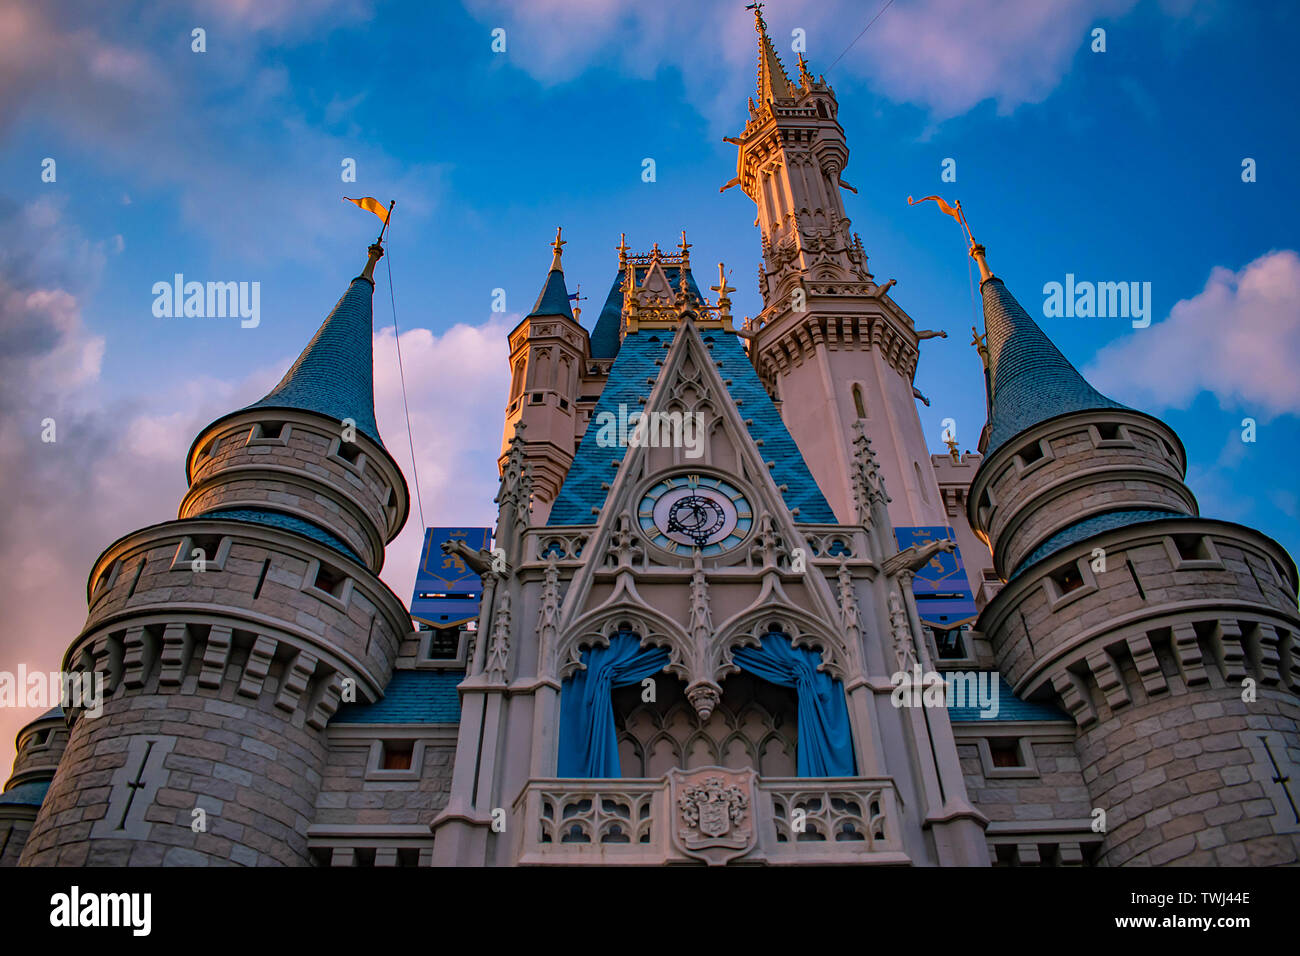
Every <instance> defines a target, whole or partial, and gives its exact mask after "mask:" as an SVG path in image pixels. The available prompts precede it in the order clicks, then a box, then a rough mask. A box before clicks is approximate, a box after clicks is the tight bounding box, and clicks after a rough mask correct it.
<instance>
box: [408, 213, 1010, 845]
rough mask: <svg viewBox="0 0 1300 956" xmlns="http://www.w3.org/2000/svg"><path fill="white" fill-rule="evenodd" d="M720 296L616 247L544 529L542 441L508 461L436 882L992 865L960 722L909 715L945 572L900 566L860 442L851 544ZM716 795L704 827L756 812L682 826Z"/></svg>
mask: <svg viewBox="0 0 1300 956" xmlns="http://www.w3.org/2000/svg"><path fill="white" fill-rule="evenodd" d="M554 275H556V273H555V272H553V273H552V276H554ZM725 275H726V272H725V268H723V267H722V266H721V265H719V281H718V284H717V285H714V286H709V288H710V289H711V290H712V291H714V292H716V296H715V297H706V296H705V295H704V294H703V293H702V291H701V289H700V286H699V285H698V284H697V281H696V278H695V276H694V275H693V274H692V269H691V261H690V246H689V244H688V243H687V242H686V241H685V238H684V237H683V239H682V242H681V244H680V246H679V248H678V252H677V254H668V253H666V252H665V251H664V250H662V249H661V248H660V247H659V245H658V244H655V245H654V246H653V247H652V248H651V250H650V251H649V252H646V253H641V254H633V253H631V252H630V250H629V249H628V248H627V247H626V245H625V244H621V245H620V247H619V262H618V271H617V273H616V274H615V276H614V278H613V281H612V283H611V285H610V292H609V297H608V298H607V300H606V303H605V306H604V308H603V309H602V311H601V314H600V317H599V319H598V320H597V322H596V324H595V328H594V330H593V333H592V336H591V342H592V344H593V349H594V351H595V353H596V354H595V356H593V359H594V360H601V361H604V360H607V359H608V360H612V365H611V366H610V367H609V370H608V380H607V381H606V382H605V384H604V388H603V390H602V391H601V393H600V395H599V398H598V400H597V401H596V402H595V407H594V410H593V414H592V416H591V419H590V422H589V423H588V424H587V427H586V429H585V431H584V433H583V434H582V436H581V441H580V443H579V444H578V446H577V449H576V452H575V454H574V457H573V461H572V464H571V465H570V467H569V468H568V470H567V473H566V474H565V476H564V481H563V484H562V486H561V488H560V491H559V494H558V495H556V497H555V500H554V502H553V503H552V504H551V506H550V508H549V511H548V515H547V517H546V519H545V520H544V521H540V520H538V518H537V514H536V510H535V505H534V512H533V514H532V516H531V520H530V517H529V514H528V501H529V499H530V497H533V494H532V491H533V489H532V488H531V482H530V480H529V474H528V469H527V468H526V467H525V463H526V462H527V461H528V456H529V447H530V446H531V444H532V440H533V430H532V428H531V427H530V428H528V429H527V431H526V432H525V433H524V434H523V435H520V434H519V433H518V431H516V432H515V434H514V435H513V437H512V440H511V443H510V446H509V450H508V454H507V457H506V460H505V466H504V468H503V472H502V482H501V487H500V491H499V493H498V495H497V499H496V500H497V503H498V506H499V515H498V521H497V526H496V532H495V535H494V545H495V548H496V549H497V557H498V558H500V559H503V560H499V561H493V560H491V558H492V556H491V555H488V554H487V553H486V552H480V553H478V554H477V555H467V554H466V553H465V551H464V550H460V551H458V553H460V554H461V555H462V557H465V558H466V560H467V561H471V560H472V561H476V562H477V564H478V566H479V568H480V572H481V573H482V575H483V578H484V587H483V598H482V601H481V604H480V617H479V620H478V627H477V633H478V634H479V635H480V637H479V640H478V642H477V644H476V647H475V652H474V657H473V661H472V663H471V665H470V668H469V673H468V675H467V677H466V679H465V680H464V681H463V682H462V683H461V684H460V687H459V691H460V695H461V703H462V712H461V719H460V724H459V731H458V739H457V746H456V758H455V762H454V770H453V775H452V781H451V788H450V795H449V798H448V801H447V804H446V806H445V808H443V809H442V811H441V812H440V813H439V814H438V816H437V817H436V818H435V819H434V821H433V823H432V825H431V828H432V830H433V833H434V845H433V862H434V864H435V865H440V864H456V865H462V866H463V865H484V864H487V865H517V864H541V865H545V864H567V865H572V864H612V865H619V864H648V863H702V862H703V863H711V864H712V863H724V862H729V861H730V860H733V859H743V860H744V862H746V863H807V862H823V863H857V864H866V865H898V864H906V863H918V864H924V865H942V864H948V865H983V864H987V863H988V862H989V852H988V847H987V845H986V842H985V839H984V826H985V825H986V824H987V822H988V821H987V819H986V818H985V817H984V816H983V815H982V814H981V813H980V812H979V811H978V810H977V809H976V808H975V807H974V806H973V805H972V804H971V802H970V800H969V798H968V796H967V791H966V784H965V779H964V777H963V770H962V766H961V761H960V759H959V757H958V750H957V744H956V740H955V734H954V731H953V728H952V725H951V723H950V721H949V717H948V714H947V712H946V710H945V709H944V708H943V707H942V706H939V707H930V708H923V707H921V706H919V705H918V706H909V707H895V706H892V705H891V702H890V695H891V692H892V687H891V685H890V683H889V679H888V676H887V675H889V674H891V673H894V672H895V671H897V670H900V669H902V670H907V671H908V672H909V673H910V672H911V669H912V667H913V665H915V666H917V667H920V666H925V667H926V668H927V669H928V668H929V667H930V665H931V654H930V651H929V648H928V644H927V642H926V640H925V638H924V636H923V630H922V623H921V619H920V616H919V614H918V612H917V606H916V605H917V602H916V601H915V600H914V598H913V594H912V576H913V574H914V573H915V571H916V570H917V568H918V567H920V566H921V565H923V564H925V563H926V562H927V560H928V559H929V558H930V556H931V555H932V554H934V553H935V552H934V548H933V547H931V548H929V549H924V548H916V547H912V548H907V549H905V550H904V551H903V552H901V553H900V550H899V547H898V545H897V544H896V542H895V540H894V531H893V528H892V526H891V524H890V517H889V512H888V511H887V509H886V502H887V496H886V494H885V490H884V485H883V482H882V480H881V474H880V472H881V468H880V463H879V462H878V461H877V459H876V457H875V456H874V454H873V453H872V451H871V445H870V441H869V439H868V438H867V437H866V436H863V435H861V434H859V435H858V436H856V440H855V442H854V444H853V446H852V449H851V457H850V458H849V460H848V465H847V467H848V468H850V469H851V470H852V476H851V477H848V478H847V479H846V481H847V484H848V485H849V486H850V487H851V489H852V494H853V498H852V500H851V509H850V510H851V513H852V514H854V515H859V514H860V515H862V516H863V517H862V520H861V521H860V522H856V521H855V522H852V523H839V522H837V521H836V515H835V513H834V512H833V511H832V509H831V507H830V505H829V504H828V503H827V500H826V497H825V496H824V495H823V493H822V491H821V489H820V488H819V486H818V484H817V482H816V481H814V478H813V474H812V472H811V471H810V469H809V466H808V464H807V463H806V461H805V459H804V457H803V456H802V455H801V454H800V447H799V446H798V445H796V443H795V441H794V439H793V438H792V437H791V435H790V432H789V431H788V430H787V429H786V427H785V425H784V423H783V421H782V417H781V415H780V414H779V413H778V410H777V408H776V406H775V404H774V403H773V402H772V400H771V398H770V397H769V395H768V393H767V390H766V389H765V388H764V386H763V383H762V382H760V380H759V377H758V374H757V373H756V372H755V369H754V367H753V365H752V364H751V362H750V361H749V357H748V356H747V355H746V354H745V350H744V347H743V344H742V339H741V337H740V335H738V334H737V332H736V330H735V329H734V327H733V318H732V315H731V312H730V308H731V300H730V297H729V293H730V292H732V291H734V290H733V289H731V287H730V286H729V285H728V284H727V283H726V281H725ZM539 311H540V309H539ZM927 460H928V459H927ZM765 662H766V663H765ZM796 673H797V674H798V675H799V676H798V677H797V678H796V677H795V676H794V675H795V674H796ZM783 675H784V676H783ZM646 681H649V683H648V684H647V683H646ZM715 791H716V792H717V793H719V794H720V795H721V797H722V798H723V799H724V800H725V801H730V803H726V804H723V803H721V802H715V803H714V805H713V806H711V807H709V808H707V810H706V811H705V812H706V813H707V812H709V811H716V810H718V809H719V807H720V806H730V807H732V808H733V809H735V810H739V809H740V808H742V807H743V808H745V812H744V813H736V814H735V815H734V816H732V817H730V818H729V819H728V820H725V821H720V820H718V819H714V820H712V821H711V822H706V823H705V824H704V825H703V827H701V826H700V825H699V818H698V816H694V817H693V816H692V814H691V813H690V812H688V810H684V809H683V808H684V807H689V805H691V804H692V801H697V800H700V799H703V798H702V797H701V796H700V795H701V794H702V793H706V792H715ZM706 802H707V801H706ZM805 816H806V817H807V820H808V823H807V828H806V829H795V828H796V827H797V828H802V827H803V823H804V817H805ZM794 820H797V821H798V822H797V823H792V822H791V821H794Z"/></svg>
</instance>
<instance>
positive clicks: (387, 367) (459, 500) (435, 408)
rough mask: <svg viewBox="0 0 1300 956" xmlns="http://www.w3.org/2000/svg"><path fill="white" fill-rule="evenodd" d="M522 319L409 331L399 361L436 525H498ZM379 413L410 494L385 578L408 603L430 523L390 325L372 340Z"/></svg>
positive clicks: (387, 443)
mask: <svg viewBox="0 0 1300 956" xmlns="http://www.w3.org/2000/svg"><path fill="white" fill-rule="evenodd" d="M518 321H519V316H517V315H515V316H503V317H496V318H493V319H492V320H491V321H488V322H486V323H484V324H483V325H465V324H463V323H461V324H457V325H454V326H452V327H451V328H450V329H448V330H447V331H445V332H443V333H442V334H441V335H435V334H434V333H432V332H430V331H429V330H428V329H411V330H409V331H407V332H403V333H402V343H401V344H402V364H403V367H404V368H405V371H406V389H407V396H408V399H409V402H410V407H411V434H412V436H413V437H414V439H415V454H416V460H417V461H418V462H419V471H420V490H421V493H422V494H423V497H424V518H425V521H426V522H427V523H428V524H429V525H431V526H432V525H453V524H467V525H480V526H489V525H493V524H495V523H496V506H495V505H493V504H492V499H493V498H494V497H495V496H496V492H497V466H496V460H497V455H498V453H499V452H500V450H501V427H502V423H503V420H504V413H505V401H504V396H505V395H506V393H507V390H508V387H509V383H510V370H509V349H508V346H507V344H506V335H507V333H508V332H509V331H510V329H512V328H513V327H514V326H515V325H516V324H518ZM374 346H375V414H376V416H377V418H378V420H379V433H380V435H381V436H382V437H383V439H384V445H385V446H386V447H387V448H388V451H389V453H390V454H391V455H392V456H393V457H394V458H395V459H396V460H397V461H398V463H399V464H400V465H401V466H402V471H403V473H404V474H405V475H406V483H407V486H408V487H409V488H410V491H411V513H410V517H409V518H407V522H406V527H405V528H404V529H403V530H402V532H401V534H399V535H398V536H397V538H396V539H394V541H393V542H392V544H390V545H389V546H388V548H387V550H386V559H385V563H384V572H383V578H384V581H385V582H386V583H387V584H388V586H389V587H391V588H392V589H393V591H394V592H395V593H396V594H397V596H398V597H400V598H401V599H402V600H403V601H404V602H408V603H409V601H410V599H411V590H412V588H413V587H414V585H415V569H416V567H417V566H418V564H419V559H420V548H421V547H422V545H423V539H424V529H423V528H421V527H420V512H419V508H418V507H417V504H416V501H415V477H414V473H413V471H412V468H411V450H410V442H409V440H408V438H407V434H406V414H405V411H404V409H403V406H402V391H401V384H400V381H399V377H398V369H397V342H396V339H395V338H394V335H393V329H392V327H391V326H390V327H388V328H385V329H382V330H381V331H380V332H378V333H377V334H376V335H375V337H374Z"/></svg>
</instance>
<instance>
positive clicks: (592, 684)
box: [556, 633, 668, 778]
mask: <svg viewBox="0 0 1300 956" xmlns="http://www.w3.org/2000/svg"><path fill="white" fill-rule="evenodd" d="M582 662H583V663H584V664H586V665H587V668H586V670H580V671H578V672H577V673H575V674H574V675H573V676H572V677H569V678H568V679H566V680H565V681H564V683H563V684H562V685H561V686H560V740H559V750H560V752H559V763H558V766H557V768H556V775H557V776H560V777H585V778H591V777H617V776H618V775H619V768H618V734H617V733H616V732H615V730H614V700H613V698H612V697H611V696H610V691H612V690H613V689H614V688H615V687H626V686H627V685H628V684H639V683H640V682H641V681H643V680H645V679H646V678H647V677H650V676H651V675H653V674H657V673H659V672H660V671H661V670H663V668H664V665H665V664H667V663H668V652H667V651H666V650H664V649H663V648H662V647H647V648H643V647H642V646H641V641H640V639H639V638H637V637H636V635H634V634H628V633H620V634H618V635H615V636H614V637H612V638H611V639H610V642H609V647H593V648H591V649H590V650H586V651H583V652H582Z"/></svg>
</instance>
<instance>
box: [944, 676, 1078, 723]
mask: <svg viewBox="0 0 1300 956" xmlns="http://www.w3.org/2000/svg"><path fill="white" fill-rule="evenodd" d="M997 679H998V680H997V689H998V690H997V701H998V713H997V716H996V717H981V716H980V714H981V713H982V711H981V710H980V708H979V707H978V706H974V707H953V706H952V704H951V699H950V700H949V707H948V719H949V720H951V721H952V722H953V723H955V724H959V723H967V722H972V721H977V722H980V723H990V722H992V721H995V720H1070V719H1071V718H1070V716H1069V715H1068V714H1066V713H1065V712H1064V711H1062V710H1061V709H1060V708H1058V707H1056V706H1055V705H1054V704H1040V703H1038V702H1036V701H1032V700H1021V699H1020V698H1019V697H1017V696H1016V695H1015V692H1014V691H1012V689H1011V685H1010V684H1008V683H1007V682H1006V681H1005V680H1004V679H1003V678H1002V675H1001V674H998V675H997Z"/></svg>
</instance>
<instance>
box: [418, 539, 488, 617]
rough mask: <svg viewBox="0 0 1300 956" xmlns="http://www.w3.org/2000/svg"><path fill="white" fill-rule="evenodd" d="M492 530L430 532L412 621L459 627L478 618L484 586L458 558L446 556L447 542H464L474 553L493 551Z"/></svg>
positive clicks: (421, 567) (421, 555)
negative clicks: (444, 544) (491, 544)
mask: <svg viewBox="0 0 1300 956" xmlns="http://www.w3.org/2000/svg"><path fill="white" fill-rule="evenodd" d="M491 539H492V529H491V528H465V527H459V528H429V529H428V530H426V531H425V533H424V550H423V551H422V552H421V554H420V567H419V569H418V570H417V571H416V574H415V593H414V595H413V596H412V597H411V617H413V618H415V619H416V620H419V621H423V622H424V623H425V624H428V625H429V626H430V627H458V626H460V625H461V624H464V623H465V622H466V621H472V620H474V619H475V618H477V617H478V603H479V597H480V595H481V594H482V593H483V582H482V580H481V579H480V578H479V576H478V574H477V573H475V572H474V571H472V570H470V569H469V568H468V567H466V566H465V562H464V561H462V560H461V559H460V558H459V557H458V556H457V555H454V554H443V553H442V543H443V542H444V541H453V540H454V541H463V542H464V543H465V545H466V546H467V547H469V548H471V549H472V550H474V551H478V550H479V549H480V548H488V547H490V542H491Z"/></svg>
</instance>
